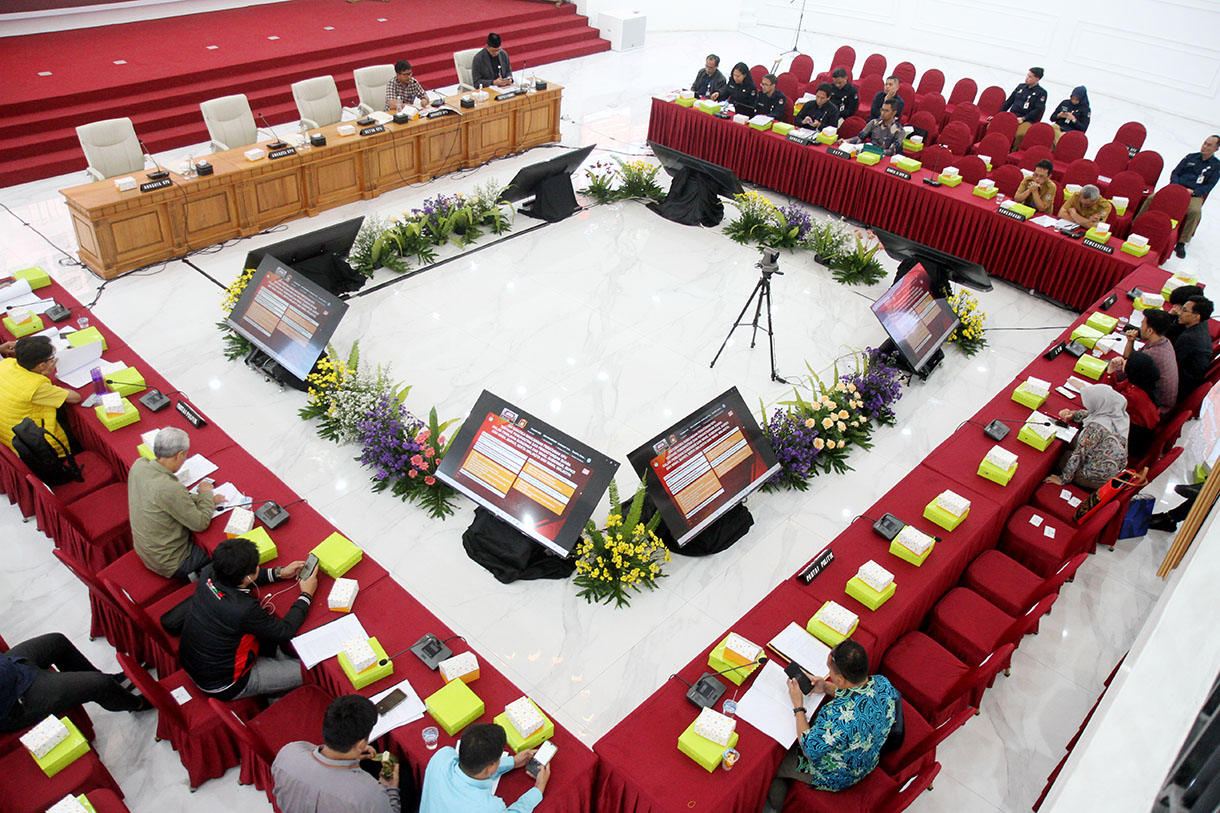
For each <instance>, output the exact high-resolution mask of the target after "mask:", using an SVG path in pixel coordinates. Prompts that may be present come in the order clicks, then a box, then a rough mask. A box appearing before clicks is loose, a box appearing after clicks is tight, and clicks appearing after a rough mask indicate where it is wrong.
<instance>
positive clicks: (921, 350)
mask: <svg viewBox="0 0 1220 813" xmlns="http://www.w3.org/2000/svg"><path fill="white" fill-rule="evenodd" d="M872 309H873V313H874V314H875V315H876V317H877V319H878V321H880V322H881V326H882V327H883V328H885V332H886V333H887V334H888V335H889V337H890V338H891V339H893V341H894V344H896V345H897V346H898V352H899V353H901V354H902V357H903V359H905V360H906V362H907V364H909V365H911V369H912V370H918V369H920V368H921V367H923V365H924V364H926V363H927V361H928V359H930V358H931V357H932V355H933V354H934V353H936V351H937V350H939V349H940V346H941V345H942V344H944V343H945V340H946V339H948V338H949V336H950V334H952V333H953V331H954V330H956V329H957V326H958V325H959V324H960V321H959V320H958V318H957V314H955V313H954V312H953V308H952V307H951V306H950V305H949V303H948V302H947V301H945V300H944V299H938V298H937V296H936V294H935V293H934V292H933V291H932V281H931V280H930V279H929V278H928V272H927V271H925V270H924V268H923V266H922V265H916V266H915V267H914V268H913V269H911V271H910V272H908V273H907V275H906V276H904V277H903V278H902V279H900V280H898V281H897V282H895V283H894V284H893V286H892V287H891V288H890V289H889V290H888V291H886V292H885V293H884V294H882V295H881V297H880V298H879V299H878V300H877V301H876V302H874V303H873V306H872Z"/></svg>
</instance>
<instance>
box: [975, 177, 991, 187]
mask: <svg viewBox="0 0 1220 813" xmlns="http://www.w3.org/2000/svg"><path fill="white" fill-rule="evenodd" d="M975 186H977V187H978V188H979V189H990V188H991V187H993V186H995V181H993V180H991V179H990V178H983V179H982V180H981V181H979V182H978V183H976V184H975Z"/></svg>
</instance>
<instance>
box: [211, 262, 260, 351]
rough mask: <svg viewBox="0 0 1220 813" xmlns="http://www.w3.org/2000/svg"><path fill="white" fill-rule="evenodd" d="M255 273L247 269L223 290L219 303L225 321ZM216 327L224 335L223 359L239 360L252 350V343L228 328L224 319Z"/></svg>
mask: <svg viewBox="0 0 1220 813" xmlns="http://www.w3.org/2000/svg"><path fill="white" fill-rule="evenodd" d="M255 271H256V269H254V268H247V269H246V270H245V271H243V272H242V273H241V276H239V277H238V278H237V279H235V280H233V281H232V282H231V283H229V286H228V287H227V288H225V298H224V300H223V301H221V303H220V310H221V311H222V312H223V313H224V315H225V319H228V317H229V314H231V313H232V312H233V308H234V307H235V306H236V305H237V300H239V299H241V295H242V294H243V293H244V292H245V290H246V286H247V285H249V284H250V280H252V279H254V273H255ZM216 327H218V328H219V329H220V331H221V332H222V333H224V344H225V349H224V354H225V358H226V359H228V360H229V361H234V360H236V359H239V358H241V357H243V356H245V355H246V354H248V353H249V352H250V351H251V350H253V349H254V343H253V342H251V341H250V340H249V339H247V338H246V337H245V336H242V335H239V334H238V333H237V332H236V331H234V330H233V328H231V327H229V325H228V323H226V322H225V321H224V319H222V320H221V321H219V322H217V323H216Z"/></svg>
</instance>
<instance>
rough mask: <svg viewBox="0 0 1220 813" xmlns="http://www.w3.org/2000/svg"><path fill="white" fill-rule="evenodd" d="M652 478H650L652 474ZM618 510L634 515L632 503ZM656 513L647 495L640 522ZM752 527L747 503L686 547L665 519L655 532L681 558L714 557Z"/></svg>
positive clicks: (741, 504) (737, 507)
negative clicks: (672, 531) (675, 537)
mask: <svg viewBox="0 0 1220 813" xmlns="http://www.w3.org/2000/svg"><path fill="white" fill-rule="evenodd" d="M649 475H650V476H651V472H650V473H649ZM619 511H620V513H622V515H623V516H624V517H625V516H627V514H629V513H630V512H631V500H627V501H626V502H624V503H623V504H622V505H620V506H619ZM656 511H657V509H656V507H655V506H654V505H653V502H652V498H650V497H648V496H645V497H644V505H643V510H641V511H640V522H643V523H644V524H648V521H649V520H650V519H652V516H653V514H655V513H656ZM753 524H754V516H753V515H752V514H751V513H750V509H748V508H746V504H745V503H744V502H739V503H737V504H736V505H734V506H733V507H732V508H730V509H729V510H727V511H725V512H724V513H723V514H721V515H720V516H719V517H717V518H716V521H715V522H712V523H711V524H709V525H708V526H707V527H706V528H704V529H703V530H702V531H700V532H699V533H698V534H696V535H695V537H694V538H693V539H688V540H687V542H686V544H685V545H679V544H678V543H677V542H676V541H674V536H673V534H671V533H670V532H669V528H668V527H666V525H665V521H664V520H662V521H661V522H659V523H658V524H657V527H656V528H654V529H653V533H654V534H656V535H657V538H658V539H660V540H661V543H662V544H664V545H665V547H667V548H669V549H670V551H672V552H673V553H678V554H681V555H682V556H713V555H715V554H717V553H720V552H721V551H726V550H728V549H729V548H731V547H732V546H733V545H735V544H736V543H737V541H738V540H739V539H741V538H742V537H743V536H745V535H746V532H747V531H749V530H750V527H751V526H752V525H753Z"/></svg>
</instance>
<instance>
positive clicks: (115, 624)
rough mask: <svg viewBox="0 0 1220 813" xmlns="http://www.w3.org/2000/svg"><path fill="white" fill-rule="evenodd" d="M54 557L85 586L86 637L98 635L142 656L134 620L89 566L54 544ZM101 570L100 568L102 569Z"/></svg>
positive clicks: (125, 650) (115, 645) (121, 649)
mask: <svg viewBox="0 0 1220 813" xmlns="http://www.w3.org/2000/svg"><path fill="white" fill-rule="evenodd" d="M51 553H53V554H54V555H55V558H56V559H58V560H59V561H60V562H61V563H63V565H64V567H66V568H68V570H71V571H72V573H73V574H74V575H75V576H76V578H78V579H80V580H81V583H83V584H84V585H85V587H86V588H87V589H88V590H89V610H90V615H91V616H92V618H91V621H90V625H89V640H90V641H92V640H93V639H94V638H97V636H99V635H101V636H104V637H105V638H106V640H107V641H109V642H110V645H111V646H113V647H114V648H115V649H117V650H119V651H120V652H132V653H135V654H136V656H137V657H142V656H143V651H144V650H143V646H142V644H143V635H142V634H140V633H139V632H137V631H136V627H135V622H134V621H133V620H132V619H131V618H130V617H129V616H128V615H127V612H126V611H125V610H124V609H123V608H122V607H120V606H119V605H118V604H117V603H116V602H115V600H114V598H113V597H112V596H111V595H110V593H109V592H108V591H107V590H106V588H105V587H104V586H103V585H102V583H101V582H100V581H99V580H98V578H97V577H96V576H94V575H93V574H92V573H90V572H89V568H87V567H85V566H84V565H83V564H81V563H80V562H78V561H77V560H76V559H74V558H73V557H72V556H69V555H68V554H67V553H64V552H63V551H62V550H59V549H58V548H56V549H54V550H52V551H51ZM102 572H103V573H104V572H105V571H104V570H103V571H102Z"/></svg>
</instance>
